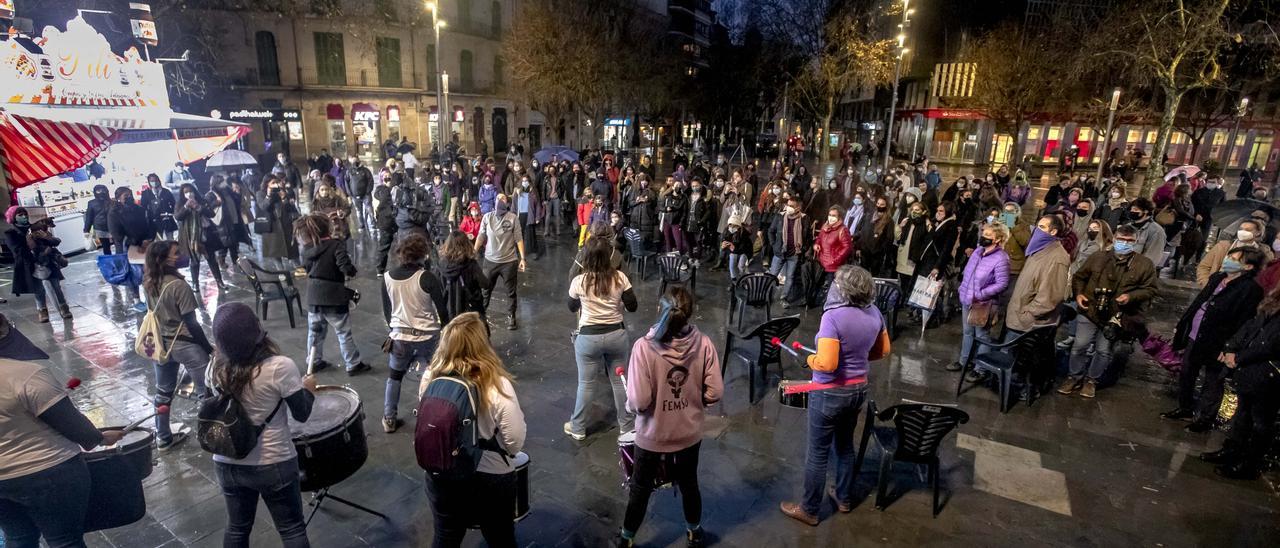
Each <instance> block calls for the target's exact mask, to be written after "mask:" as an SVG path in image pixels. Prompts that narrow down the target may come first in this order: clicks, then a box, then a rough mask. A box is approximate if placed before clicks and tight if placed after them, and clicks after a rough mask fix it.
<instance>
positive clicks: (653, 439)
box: [627, 325, 724, 453]
mask: <svg viewBox="0 0 1280 548" xmlns="http://www.w3.org/2000/svg"><path fill="white" fill-rule="evenodd" d="M627 369H628V371H627V409H628V410H630V411H632V412H634V413H635V414H636V446H638V447H640V448H641V449H644V450H646V451H653V452H656V453H674V452H676V451H680V450H682V449H687V448H689V447H691V446H693V445H694V444H695V443H698V442H699V441H701V440H702V420H703V409H705V408H706V406H708V405H712V404H714V403H716V402H718V401H720V397H721V395H722V394H723V393H724V381H723V379H722V378H721V376H720V356H719V355H718V354H716V347H715V345H714V344H713V343H712V342H711V339H710V338H709V337H707V336H706V335H703V334H702V332H701V331H698V328H697V327H695V326H692V325H690V326H688V327H686V328H685V330H684V332H683V333H681V334H680V335H677V336H676V337H674V338H672V339H671V341H670V342H668V343H663V342H660V341H659V340H658V334H657V333H655V331H654V330H652V329H651V330H650V331H649V333H648V334H646V335H645V336H644V337H641V338H640V340H637V341H636V342H635V344H634V345H632V347H631V361H630V363H629V365H628V368H627Z"/></svg>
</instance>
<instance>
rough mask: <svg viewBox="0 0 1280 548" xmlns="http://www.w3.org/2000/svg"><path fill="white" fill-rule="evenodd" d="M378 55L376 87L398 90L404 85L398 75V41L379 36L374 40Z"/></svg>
mask: <svg viewBox="0 0 1280 548" xmlns="http://www.w3.org/2000/svg"><path fill="white" fill-rule="evenodd" d="M375 46H376V49H377V53H378V85H380V86H382V87H385V88H398V87H402V86H403V85H404V78H403V77H402V75H401V74H400V39H399V38H389V37H386V36H379V37H377V39H376V40H375Z"/></svg>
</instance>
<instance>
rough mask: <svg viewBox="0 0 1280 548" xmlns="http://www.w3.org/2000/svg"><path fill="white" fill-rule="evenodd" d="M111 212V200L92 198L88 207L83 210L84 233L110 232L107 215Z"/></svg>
mask: <svg viewBox="0 0 1280 548" xmlns="http://www.w3.org/2000/svg"><path fill="white" fill-rule="evenodd" d="M104 188H105V187H104ZM110 211H111V200H110V199H109V198H102V197H98V198H94V199H92V200H89V205H88V206H87V207H86V208H85V210H84V231H85V232H86V233H88V232H90V231H98V230H100V231H102V232H110V231H111V226H110V225H109V224H107V213H108V212H110Z"/></svg>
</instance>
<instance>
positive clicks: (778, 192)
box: [773, 188, 782, 196]
mask: <svg viewBox="0 0 1280 548" xmlns="http://www.w3.org/2000/svg"><path fill="white" fill-rule="evenodd" d="M779 194H782V189H781V188H775V189H773V195H774V196H777V195H779Z"/></svg>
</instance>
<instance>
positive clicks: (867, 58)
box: [760, 0, 901, 160]
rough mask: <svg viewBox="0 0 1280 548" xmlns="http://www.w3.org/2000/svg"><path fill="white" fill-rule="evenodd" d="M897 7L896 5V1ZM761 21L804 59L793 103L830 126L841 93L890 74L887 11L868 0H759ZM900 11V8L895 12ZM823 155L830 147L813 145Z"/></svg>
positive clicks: (824, 127) (824, 131) (825, 128)
mask: <svg viewBox="0 0 1280 548" xmlns="http://www.w3.org/2000/svg"><path fill="white" fill-rule="evenodd" d="M894 6H895V7H897V8H899V9H900V5H897V4H895V5H894ZM760 9H761V18H760V20H761V21H766V22H768V23H767V24H769V25H770V27H769V30H770V31H771V33H772V34H773V35H774V36H775V37H781V39H782V40H784V41H785V42H787V43H788V44H790V45H793V46H794V47H795V48H796V51H797V53H798V54H799V55H800V56H802V57H803V58H804V60H805V62H804V64H803V65H801V67H800V70H799V71H798V74H795V75H794V86H793V87H792V90H793V92H794V94H795V98H796V104H797V106H798V107H799V108H801V109H802V110H803V111H804V112H805V113H807V114H808V115H810V116H812V117H813V119H814V120H815V121H816V122H817V123H818V126H819V129H820V135H821V136H823V137H825V136H827V135H829V134H830V131H831V118H832V116H833V115H834V114H835V111H836V107H837V106H838V103H839V101H840V98H841V97H844V96H845V95H846V94H847V93H850V92H859V91H861V90H864V89H868V88H875V87H878V86H881V85H884V84H886V83H888V82H890V81H891V79H892V78H893V68H894V63H895V59H894V57H893V56H894V41H893V40H892V39H889V38H886V37H884V33H883V32H882V29H883V27H884V26H885V24H886V16H888V15H891V13H892V12H891V11H886V10H885V9H884V8H883V6H882V5H881V4H880V3H878V2H872V1H868V0H855V1H842V0H833V1H829V0H763V1H762V2H761V6H760ZM899 13H901V12H899ZM817 150H818V158H819V159H820V160H825V159H827V154H828V151H829V147H826V146H820V145H819V146H817Z"/></svg>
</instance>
